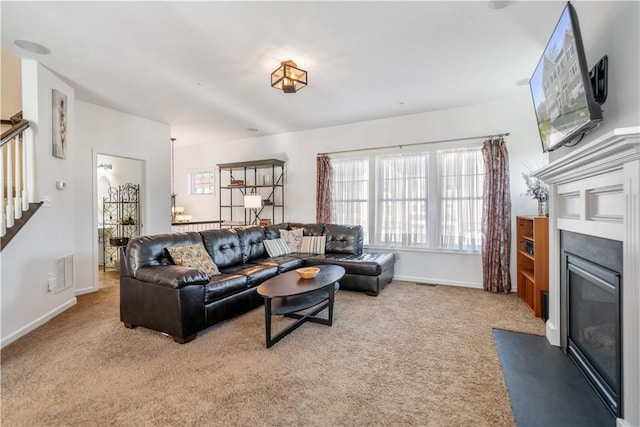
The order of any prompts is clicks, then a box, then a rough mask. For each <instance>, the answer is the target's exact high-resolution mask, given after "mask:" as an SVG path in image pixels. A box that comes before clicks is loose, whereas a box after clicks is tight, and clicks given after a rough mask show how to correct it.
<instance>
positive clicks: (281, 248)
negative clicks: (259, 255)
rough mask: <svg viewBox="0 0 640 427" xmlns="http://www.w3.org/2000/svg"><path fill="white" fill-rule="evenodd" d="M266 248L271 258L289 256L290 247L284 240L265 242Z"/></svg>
mask: <svg viewBox="0 0 640 427" xmlns="http://www.w3.org/2000/svg"><path fill="white" fill-rule="evenodd" d="M263 243H264V248H265V249H266V250H267V253H268V254H269V256H270V257H274V256H282V255H287V254H288V253H289V252H291V251H289V246H287V244H286V243H285V241H284V240H282V239H272V240H264V241H263Z"/></svg>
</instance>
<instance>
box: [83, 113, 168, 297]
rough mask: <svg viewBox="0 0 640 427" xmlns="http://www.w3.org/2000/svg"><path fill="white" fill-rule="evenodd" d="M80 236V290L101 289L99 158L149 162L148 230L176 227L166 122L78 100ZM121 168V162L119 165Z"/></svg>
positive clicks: (144, 189) (144, 197) (144, 201)
mask: <svg viewBox="0 0 640 427" xmlns="http://www.w3.org/2000/svg"><path fill="white" fill-rule="evenodd" d="M76 123H77V126H76V135H77V140H78V143H77V151H76V156H77V162H76V164H75V165H74V166H75V167H74V169H75V180H76V184H77V186H76V187H77V188H76V193H77V203H76V209H75V211H76V227H77V230H78V232H77V233H76V235H75V239H76V240H75V243H76V251H77V259H78V262H77V263H78V267H77V280H76V283H77V288H78V293H83V292H88V291H92V290H95V289H97V286H98V283H97V265H98V249H97V248H98V242H97V237H98V234H97V228H98V220H97V211H96V209H97V206H98V200H97V171H96V168H97V157H98V155H99V154H106V155H110V156H118V157H126V158H130V159H138V160H142V161H143V162H144V168H143V169H144V171H143V179H142V182H141V187H140V194H141V217H142V229H141V233H142V234H157V233H165V232H169V231H170V230H171V198H170V193H171V190H170V180H171V175H170V173H169V170H170V167H171V160H170V158H171V152H170V130H169V126H168V125H166V124H162V123H158V122H154V121H151V120H147V119H142V118H140V117H136V116H132V115H130V114H125V113H121V112H119V111H115V110H111V109H108V108H104V107H100V106H97V105H94V104H89V103H86V102H82V101H76ZM114 168H115V166H114Z"/></svg>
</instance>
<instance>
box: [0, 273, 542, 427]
mask: <svg viewBox="0 0 640 427" xmlns="http://www.w3.org/2000/svg"><path fill="white" fill-rule="evenodd" d="M288 321H290V320H289V319H282V320H281V323H280V325H282V324H284V323H283V322H288ZM493 327H496V328H501V329H507V330H513V331H520V332H527V333H533V334H539V335H542V334H544V324H543V322H542V321H541V320H540V319H537V318H534V317H532V315H531V314H530V312H529V311H528V310H527V308H526V307H525V306H524V304H523V303H522V302H521V301H520V300H519V299H518V298H517V297H516V296H515V295H504V294H490V293H487V292H484V291H482V290H476V289H465V288H457V287H451V286H435V287H433V286H420V285H416V284H413V283H407V282H399V281H395V282H393V283H391V284H390V285H389V286H388V287H387V288H386V289H385V291H384V292H383V293H382V294H381V295H380V296H378V297H377V298H376V297H369V296H367V295H365V294H362V293H355V292H346V291H340V292H339V293H338V294H337V295H336V307H335V312H334V324H333V326H332V327H327V326H324V325H317V324H305V325H303V326H302V327H301V328H299V329H298V330H296V331H294V332H293V333H292V334H291V335H289V336H287V337H286V338H284V339H283V340H282V341H280V342H279V343H278V344H276V345H275V346H274V347H272V348H271V349H268V350H267V349H266V348H265V343H264V311H263V308H262V307H261V308H258V309H256V310H254V311H251V312H249V313H247V314H245V315H242V316H240V317H237V318H235V319H232V320H230V321H227V322H224V323H222V324H219V325H216V326H214V327H211V328H209V329H207V330H205V331H203V332H201V333H199V334H198V337H197V338H196V339H195V340H194V341H192V342H191V343H188V344H186V345H179V344H176V343H174V342H173V340H172V339H171V338H169V337H167V336H163V335H161V334H158V333H157V332H153V331H150V330H147V329H144V328H137V329H134V330H129V329H126V328H124V327H123V326H122V324H121V323H120V321H119V314H118V287H108V288H104V289H102V290H100V291H98V292H96V293H94V294H89V295H84V296H81V297H79V301H78V305H77V306H75V307H73V308H71V309H70V310H68V311H66V312H64V313H63V314H61V315H60V316H58V317H56V318H55V319H53V320H52V321H51V322H49V323H47V324H46V325H44V326H43V327H41V328H39V329H37V330H36V331H34V332H32V333H30V334H29V335H27V336H25V337H23V338H21V339H20V340H18V341H16V342H15V343H13V344H11V345H9V346H7V347H6V348H5V349H3V351H2V413H1V415H2V419H1V420H0V421H1V423H2V426H5V427H8V426H33V425H38V426H61V425H65V426H87V425H91V426H101V425H118V426H146V425H162V426H169V425H172V426H173V425H202V426H204V425H207V426H208V425H212V426H236V425H242V426H246V425H258V426H259V425H265V426H266V425H278V426H289V425H291V426H303V425H304V426H337V425H356V426H363V425H394V426H395V425H414V426H418V425H419V426H474V427H475V426H513V425H514V419H513V415H512V412H511V406H510V402H509V397H508V394H507V390H506V387H505V382H504V379H503V374H502V369H501V367H500V361H499V358H498V353H497V350H496V345H495V342H494V338H493V334H492V328H493Z"/></svg>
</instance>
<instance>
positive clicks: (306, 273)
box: [296, 267, 320, 279]
mask: <svg viewBox="0 0 640 427" xmlns="http://www.w3.org/2000/svg"><path fill="white" fill-rule="evenodd" d="M319 272H320V269H319V268H318V267H304V268H298V269H297V270H296V273H298V275H299V276H300V277H301V278H302V279H313V278H314V277H316V276H317V275H318V273H319Z"/></svg>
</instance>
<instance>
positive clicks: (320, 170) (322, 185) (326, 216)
mask: <svg viewBox="0 0 640 427" xmlns="http://www.w3.org/2000/svg"><path fill="white" fill-rule="evenodd" d="M316 169H317V174H318V176H317V178H318V181H317V182H316V222H317V223H319V224H322V223H330V222H331V210H332V206H331V203H332V200H333V168H332V167H331V159H329V157H328V156H318V158H317V159H316Z"/></svg>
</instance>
